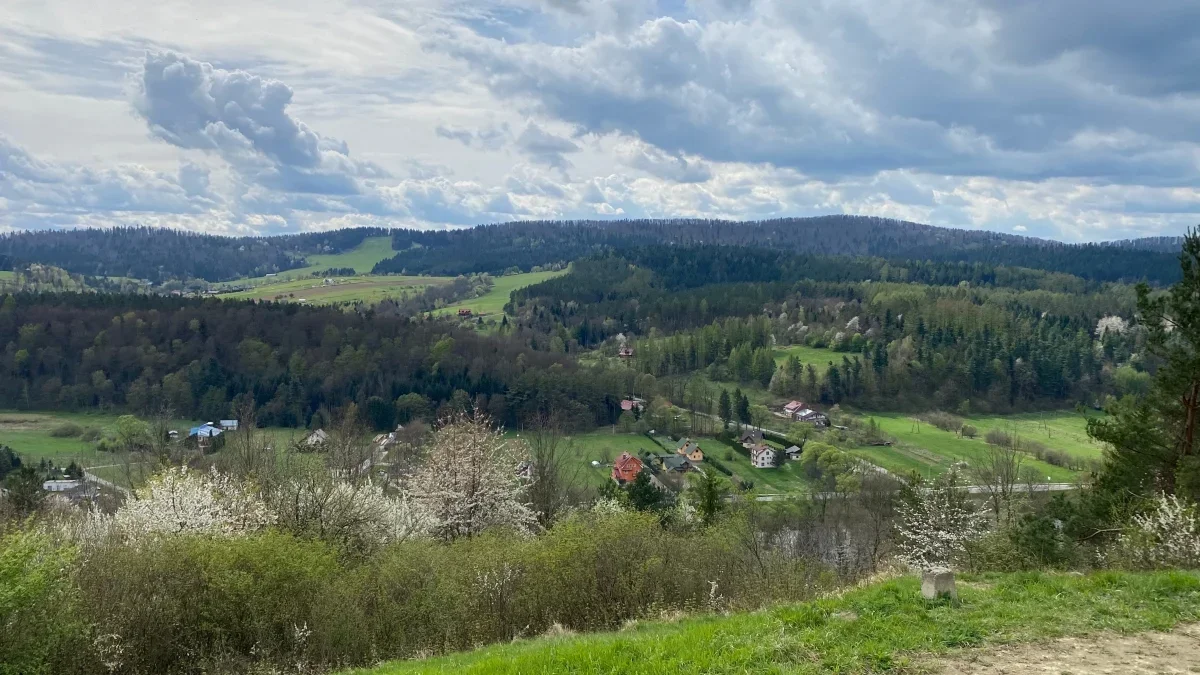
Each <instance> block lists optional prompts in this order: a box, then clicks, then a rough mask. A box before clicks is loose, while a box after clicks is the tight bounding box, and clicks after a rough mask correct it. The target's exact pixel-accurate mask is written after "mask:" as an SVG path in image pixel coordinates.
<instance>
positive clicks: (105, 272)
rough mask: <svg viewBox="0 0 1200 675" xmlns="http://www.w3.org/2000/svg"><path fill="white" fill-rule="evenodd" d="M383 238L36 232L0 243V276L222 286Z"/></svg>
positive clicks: (133, 230) (360, 234) (126, 230)
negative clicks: (10, 272) (25, 269)
mask: <svg viewBox="0 0 1200 675" xmlns="http://www.w3.org/2000/svg"><path fill="white" fill-rule="evenodd" d="M386 234H388V231H387V230H382V229H378V228H353V229H343V230H335V231H332V232H313V233H306V234H296V235H284V236H278V237H222V236H218V235H212V234H198V233H194V232H185V231H181V230H171V229H166V228H157V227H116V228H108V229H80V230H37V231H28V232H14V233H10V234H6V235H0V269H12V268H13V267H14V266H17V265H28V264H31V263H40V264H43V265H53V266H55V267H61V268H62V269H65V270H67V271H68V272H73V273H75V274H83V275H88V276H96V277H103V276H110V277H130V278H134V279H149V280H150V281H153V282H155V283H160V282H163V281H167V280H170V279H181V280H182V279H204V280H206V281H228V280H230V279H237V278H239V277H252V276H262V275H264V274H270V273H275V272H282V271H284V270H289V269H293V268H296V267H302V266H303V265H304V264H305V260H304V256H305V254H309V253H318V252H321V253H338V252H341V251H345V250H348V249H351V248H354V247H355V246H358V245H359V244H361V243H362V241H363V239H365V238H366V237H372V236H381V235H386Z"/></svg>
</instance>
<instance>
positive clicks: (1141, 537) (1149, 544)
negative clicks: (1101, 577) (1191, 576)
mask: <svg viewBox="0 0 1200 675" xmlns="http://www.w3.org/2000/svg"><path fill="white" fill-rule="evenodd" d="M1117 553H1118V556H1117V557H1118V558H1119V559H1120V562H1124V563H1125V564H1127V565H1130V566H1133V567H1183V568H1195V567H1200V518H1198V514H1197V508H1196V505H1195V504H1191V503H1188V502H1185V501H1182V500H1180V499H1179V498H1178V497H1176V496H1175V495H1165V494H1164V495H1159V496H1158V498H1157V499H1155V501H1154V506H1153V508H1151V509H1150V510H1149V511H1147V512H1146V513H1143V514H1140V515H1136V516H1134V517H1133V519H1132V522H1131V523H1130V526H1129V527H1128V528H1126V530H1125V531H1124V532H1122V533H1121V535H1120V537H1118V538H1117Z"/></svg>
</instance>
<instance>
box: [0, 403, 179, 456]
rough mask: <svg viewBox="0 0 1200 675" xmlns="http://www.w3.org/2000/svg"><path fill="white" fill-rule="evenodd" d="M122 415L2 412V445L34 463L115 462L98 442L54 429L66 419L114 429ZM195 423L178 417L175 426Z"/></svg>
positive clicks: (0, 434) (81, 423) (0, 415)
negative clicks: (58, 433)
mask: <svg viewBox="0 0 1200 675" xmlns="http://www.w3.org/2000/svg"><path fill="white" fill-rule="evenodd" d="M119 416H120V415H117V414H104V413H66V412H50V413H42V412H16V411H0V444H3V445H7V446H9V447H10V448H12V449H13V450H14V451H16V453H17V454H19V455H21V457H22V458H25V459H29V460H33V461H34V462H37V461H40V460H42V459H48V460H52V461H53V462H54V463H55V464H56V465H62V464H69V463H70V462H72V461H74V462H76V463H78V464H79V465H80V466H82V467H84V468H87V467H91V466H99V465H105V464H112V463H114V462H115V461H116V460H115V459H114V457H113V455H111V454H109V453H105V452H100V451H98V450H96V448H95V443H92V442H89V441H84V440H81V439H79V438H77V437H76V438H59V437H56V436H54V435H52V434H51V432H52V431H53V430H54V428H55V427H57V426H59V425H60V424H63V423H66V422H71V423H74V424H77V425H79V426H80V427H85V428H86V427H94V428H96V429H99V430H101V431H112V430H113V429H114V427H115V425H116V421H117V417H119ZM194 424H195V423H194V422H189V421H186V420H177V421H176V423H175V424H174V425H173V428H176V429H180V430H184V429H187V428H188V427H189V426H193V425H194Z"/></svg>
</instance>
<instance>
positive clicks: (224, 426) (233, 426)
mask: <svg viewBox="0 0 1200 675" xmlns="http://www.w3.org/2000/svg"><path fill="white" fill-rule="evenodd" d="M219 426H220V427H221V431H237V428H238V421H237V420H221V421H220V422H219Z"/></svg>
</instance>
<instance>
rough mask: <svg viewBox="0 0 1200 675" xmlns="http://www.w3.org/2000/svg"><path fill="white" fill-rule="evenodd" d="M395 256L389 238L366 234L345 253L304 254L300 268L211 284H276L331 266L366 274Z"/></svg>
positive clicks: (306, 275) (218, 285)
mask: <svg viewBox="0 0 1200 675" xmlns="http://www.w3.org/2000/svg"><path fill="white" fill-rule="evenodd" d="M394 255H396V252H395V251H393V250H392V238H391V237H367V238H366V239H363V242H362V243H361V244H359V245H358V246H355V247H354V248H352V249H350V250H349V251H346V252H345V253H328V254H314V255H308V256H305V260H306V261H307V262H308V264H307V265H305V266H304V267H297V268H296V269H292V270H286V271H284V272H280V273H279V274H277V275H275V276H273V277H252V278H246V279H238V280H236V281H227V282H225V283H222V284H214V285H215V286H217V287H227V286H238V285H247V284H248V285H251V286H257V285H260V284H269V283H279V282H283V281H288V280H291V279H297V278H300V277H310V278H311V277H312V274H313V272H322V271H324V270H327V269H329V268H331V267H350V268H353V269H354V271H355V272H357V273H359V274H368V273H369V272H370V271H371V270H372V269H374V268H375V263H377V262H379V261H381V260H387V259H388V258H390V257H392V256H394Z"/></svg>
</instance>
